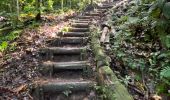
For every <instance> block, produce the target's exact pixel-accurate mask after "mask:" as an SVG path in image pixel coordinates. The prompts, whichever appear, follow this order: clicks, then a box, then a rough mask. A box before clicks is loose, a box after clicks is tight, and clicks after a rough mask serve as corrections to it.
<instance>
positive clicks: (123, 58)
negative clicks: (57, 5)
mask: <svg viewBox="0 0 170 100" xmlns="http://www.w3.org/2000/svg"><path fill="white" fill-rule="evenodd" d="M136 1H138V2H136ZM169 9H170V2H169V1H168V0H132V1H131V2H130V3H129V5H127V6H126V7H122V8H120V9H119V8H118V9H116V10H114V11H113V22H114V24H115V25H116V26H118V27H116V30H117V33H116V35H115V38H114V40H113V45H112V46H113V52H114V55H115V57H116V60H118V61H119V62H120V63H119V64H117V65H118V66H119V65H121V66H123V68H124V70H127V69H129V71H130V72H128V73H129V75H130V77H131V80H133V81H135V84H136V85H137V86H138V88H139V89H140V90H141V91H144V92H145V93H146V95H148V93H149V94H150V93H151V94H152V93H159V94H166V95H169V89H168V88H167V87H168V86H170V51H169V49H170V35H169V33H170V30H169V29H170V20H169V19H170V12H169ZM116 19H117V20H116ZM121 70H122V69H121ZM125 73H126V72H125ZM125 73H123V74H125ZM125 75H126V74H125ZM126 78H127V77H126ZM128 78H129V77H128Z"/></svg>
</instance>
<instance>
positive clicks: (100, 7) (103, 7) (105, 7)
mask: <svg viewBox="0 0 170 100" xmlns="http://www.w3.org/2000/svg"><path fill="white" fill-rule="evenodd" d="M112 7H113V6H99V7H97V9H110V8H112Z"/></svg>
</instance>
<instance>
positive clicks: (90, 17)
mask: <svg viewBox="0 0 170 100" xmlns="http://www.w3.org/2000/svg"><path fill="white" fill-rule="evenodd" d="M77 18H78V19H88V20H89V19H92V18H93V17H92V16H79V17H77Z"/></svg>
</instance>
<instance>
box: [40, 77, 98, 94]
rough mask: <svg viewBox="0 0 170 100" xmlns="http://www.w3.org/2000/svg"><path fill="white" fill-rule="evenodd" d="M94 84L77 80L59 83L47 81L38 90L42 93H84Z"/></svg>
mask: <svg viewBox="0 0 170 100" xmlns="http://www.w3.org/2000/svg"><path fill="white" fill-rule="evenodd" d="M95 84H96V83H95V82H93V81H88V80H87V81H85V80H77V81H63V82H62V81H61V82H59V81H58V80H56V81H55V80H48V81H47V82H45V83H44V84H41V85H40V86H39V88H40V89H41V90H43V92H44V93H54V92H62V91H66V90H70V91H86V90H88V89H90V88H92V87H93V86H94V85H95Z"/></svg>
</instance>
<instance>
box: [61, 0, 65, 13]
mask: <svg viewBox="0 0 170 100" xmlns="http://www.w3.org/2000/svg"><path fill="white" fill-rule="evenodd" d="M61 9H62V11H64V0H61Z"/></svg>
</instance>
